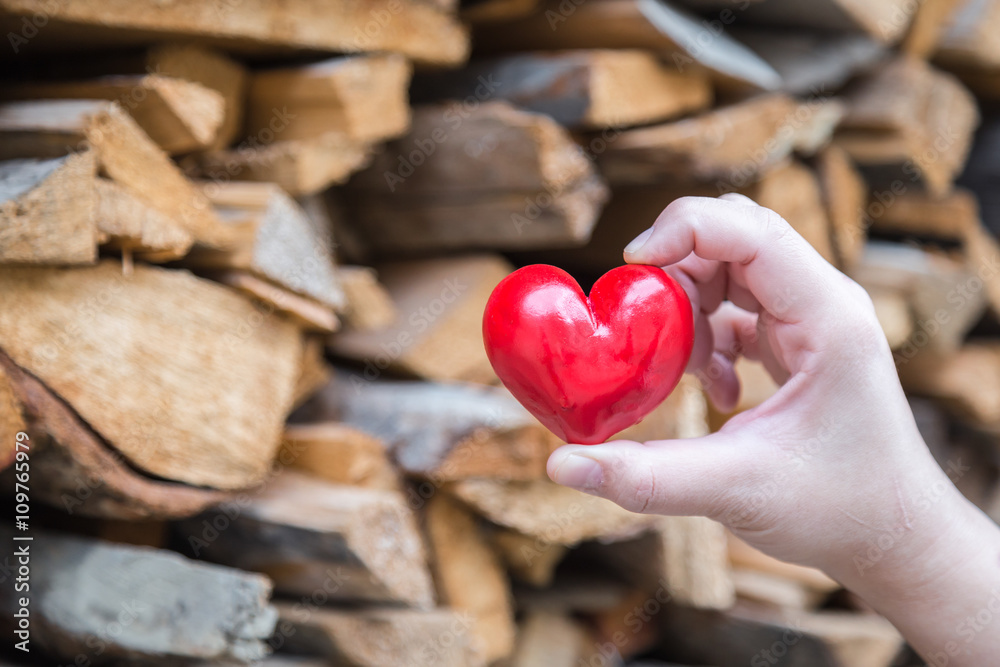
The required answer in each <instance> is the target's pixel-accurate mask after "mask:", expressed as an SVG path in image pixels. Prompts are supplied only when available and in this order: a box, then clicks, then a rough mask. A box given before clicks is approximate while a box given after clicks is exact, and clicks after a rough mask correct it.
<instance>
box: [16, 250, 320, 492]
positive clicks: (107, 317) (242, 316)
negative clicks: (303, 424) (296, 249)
mask: <svg viewBox="0 0 1000 667" xmlns="http://www.w3.org/2000/svg"><path fill="white" fill-rule="evenodd" d="M0 285H2V288H0V348H2V349H3V350H4V351H6V353H7V354H8V355H10V357H11V358H12V359H13V360H14V361H15V362H16V363H17V364H18V365H19V366H21V367H23V368H24V369H25V370H27V371H29V372H30V373H32V374H33V375H35V376H37V377H38V378H39V379H40V380H41V381H42V382H44V383H45V384H46V385H47V386H48V387H50V388H51V389H52V391H53V392H55V393H56V394H58V395H59V396H60V397H62V398H63V399H64V400H66V401H67V402H69V403H70V404H71V405H72V406H73V408H74V409H75V410H76V411H77V412H78V413H79V415H80V416H81V417H82V418H83V419H84V420H86V422H87V423H88V424H90V425H91V426H92V427H93V428H94V430H95V431H96V432H97V433H99V434H100V435H101V436H103V437H104V438H106V439H107V440H108V442H109V443H110V444H111V445H112V446H113V447H114V448H115V449H117V450H118V451H120V452H121V453H122V454H123V455H124V456H125V458H126V459H127V460H128V461H129V462H130V463H131V464H132V465H134V466H136V467H137V468H139V469H141V470H143V471H145V472H148V473H151V474H154V475H157V476H161V477H164V478H166V479H171V480H176V481H182V482H188V483H191V484H196V485H202V486H210V487H215V488H221V489H235V488H240V487H244V486H247V485H249V484H252V483H254V482H255V481H257V480H259V479H260V478H261V477H262V476H263V475H264V474H265V473H266V471H267V469H268V466H269V464H270V460H271V458H272V457H273V456H274V454H275V452H276V451H277V448H278V445H279V438H280V434H281V425H282V423H283V421H284V418H285V415H286V413H287V411H288V409H289V407H290V405H291V399H292V391H293V388H294V383H295V379H296V375H297V373H298V363H299V358H300V355H301V342H300V338H301V336H300V333H299V331H298V329H297V328H296V327H295V326H293V325H292V324H290V323H288V322H285V321H283V320H282V319H281V318H279V317H276V316H273V317H267V316H263V315H261V313H260V312H258V310H257V309H256V308H255V307H254V306H253V304H251V303H250V302H249V301H248V300H247V299H245V298H244V297H242V296H240V295H238V294H234V293H232V292H231V291H230V290H228V289H227V288H224V287H221V286H218V285H214V284H212V283H210V282H207V281H203V280H199V279H197V278H195V277H193V276H191V275H190V274H187V273H186V272H181V271H170V270H165V269H159V268H154V267H148V266H145V265H137V266H136V267H135V272H134V273H133V274H132V275H131V276H129V277H123V276H122V275H121V270H120V268H118V267H117V266H115V264H114V263H111V262H104V263H101V264H99V265H97V266H96V267H93V268H83V269H74V270H59V269H33V268H32V269H27V268H24V269H22V268H7V269H2V270H0ZM81 304H85V305H86V306H87V307H86V308H85V309H84V308H81ZM40 341H43V342H45V344H44V345H41V344H40ZM194 341H196V343H195V342H194ZM220 401H221V404H220ZM220 405H221V407H220Z"/></svg>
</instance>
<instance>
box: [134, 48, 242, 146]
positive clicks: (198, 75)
mask: <svg viewBox="0 0 1000 667" xmlns="http://www.w3.org/2000/svg"><path fill="white" fill-rule="evenodd" d="M142 69H143V70H144V71H149V72H154V73H156V74H162V75H163V76H172V77H175V78H178V79H184V80H186V81H193V82H194V83H199V84H201V85H202V86H205V87H206V88H208V89H209V90H214V91H215V92H217V93H219V94H220V95H222V99H223V103H224V104H223V116H222V122H221V123H220V124H219V129H218V131H217V132H216V135H215V141H214V142H213V143H212V145H211V148H222V147H223V146H228V145H229V144H230V143H231V142H232V141H233V140H234V139H236V137H237V135H238V134H239V132H240V130H241V129H242V127H243V108H244V106H245V104H246V89H247V78H248V76H247V71H246V68H244V67H243V65H241V64H240V63H238V62H236V61H235V60H233V59H232V58H230V57H229V56H227V55H226V54H224V53H222V52H220V51H216V50H214V49H209V48H205V47H203V46H198V45H196V44H191V43H189V42H185V43H179V44H169V43H168V44H158V45H156V46H153V47H152V48H150V49H149V50H148V51H147V52H146V54H145V57H144V62H143V64H142Z"/></svg>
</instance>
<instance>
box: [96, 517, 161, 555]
mask: <svg viewBox="0 0 1000 667" xmlns="http://www.w3.org/2000/svg"><path fill="white" fill-rule="evenodd" d="M169 536H170V525H169V524H168V523H167V522H166V521H162V520H159V519H152V520H146V521H123V520H121V519H102V520H101V522H100V524H99V525H98V528H97V535H96V537H98V538H100V539H102V540H105V541H107V542H114V543H116V544H129V545H131V546H135V547H151V548H153V549H165V548H167V540H168V538H169Z"/></svg>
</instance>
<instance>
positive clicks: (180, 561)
mask: <svg viewBox="0 0 1000 667" xmlns="http://www.w3.org/2000/svg"><path fill="white" fill-rule="evenodd" d="M10 535H11V534H10V533H9V532H8V533H6V537H7V539H8V540H9V539H10ZM35 537H36V539H35V541H34V542H22V543H19V544H24V545H28V547H27V548H28V549H30V554H31V584H32V586H31V607H30V614H31V619H32V621H33V622H32V624H31V649H32V652H33V653H34V651H35V649H36V647H37V649H41V650H42V651H43V652H44V653H46V654H48V655H49V656H51V657H57V656H68V655H78V656H81V657H82V658H81V659H86V660H96V659H98V657H99V658H100V659H102V660H109V659H114V658H118V659H122V658H130V659H133V660H137V661H143V662H153V661H161V660H178V661H183V660H193V659H197V658H202V659H210V660H219V661H225V660H235V661H237V662H243V663H246V662H251V661H256V660H259V659H261V658H263V657H264V656H265V655H266V654H267V648H266V646H265V644H264V642H265V640H266V639H267V638H268V636H269V635H270V634H271V632H272V630H273V629H274V626H275V622H276V620H277V614H276V613H275V609H274V608H273V607H271V606H270V605H269V604H268V598H269V596H270V593H271V585H270V582H269V581H268V580H267V578H266V577H262V576H260V575H257V574H251V573H248V572H240V571H238V570H233V569H230V568H224V567H219V566H217V565H208V564H205V563H198V562H195V561H191V560H188V559H187V558H184V557H182V556H180V555H178V554H176V553H174V552H171V551H163V550H159V549H150V548H148V547H133V546H125V545H117V544H108V543H104V542H100V541H96V540H89V539H81V538H78V537H70V536H68V535H60V534H57V533H41V534H36V535H35ZM0 598H2V604H3V606H4V608H5V609H6V610H7V611H8V612H9V614H4V618H3V621H0V622H2V623H3V624H4V625H5V626H7V628H8V630H10V629H12V626H13V625H14V616H13V612H14V610H15V609H16V607H17V604H18V603H17V599H16V595H15V593H14V589H13V587H7V588H6V589H5V590H4V591H3V593H0ZM165 627H168V628H169V629H170V631H169V632H164V628H165Z"/></svg>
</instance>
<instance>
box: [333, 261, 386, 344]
mask: <svg viewBox="0 0 1000 667" xmlns="http://www.w3.org/2000/svg"><path fill="white" fill-rule="evenodd" d="M337 277H338V278H340V286H341V288H342V289H343V290H344V299H345V301H346V302H347V305H346V307H345V308H344V320H345V321H346V322H347V326H349V327H351V328H353V329H358V330H361V331H377V330H379V329H384V328H386V327H388V326H391V325H392V324H393V322H395V321H396V320H397V318H398V317H399V314H398V313H397V312H396V305H395V304H394V303H393V302H392V296H390V295H389V291H388V290H387V289H386V288H385V286H383V285H382V283H380V282H379V280H378V274H377V273H376V272H375V270H374V269H372V268H369V267H367V266H340V267H338V268H337Z"/></svg>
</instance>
